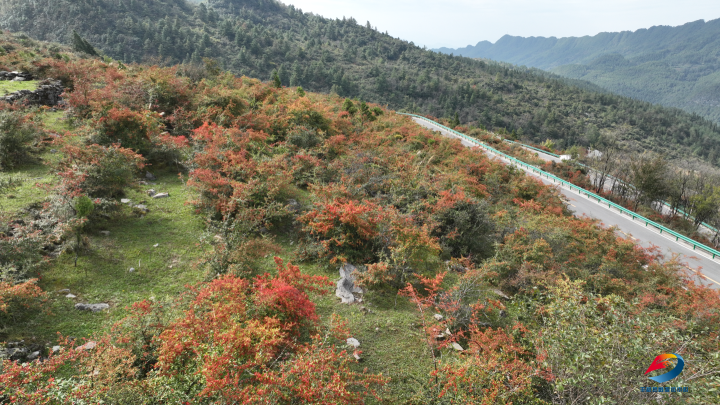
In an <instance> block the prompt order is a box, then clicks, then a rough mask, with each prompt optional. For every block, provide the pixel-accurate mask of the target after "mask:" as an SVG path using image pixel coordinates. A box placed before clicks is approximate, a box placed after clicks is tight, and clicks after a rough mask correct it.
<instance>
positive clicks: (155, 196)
mask: <svg viewBox="0 0 720 405" xmlns="http://www.w3.org/2000/svg"><path fill="white" fill-rule="evenodd" d="M168 197H170V193H157V194H155V195H154V196H152V198H168Z"/></svg>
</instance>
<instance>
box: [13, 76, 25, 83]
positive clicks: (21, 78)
mask: <svg viewBox="0 0 720 405" xmlns="http://www.w3.org/2000/svg"><path fill="white" fill-rule="evenodd" d="M12 81H14V82H24V81H25V78H24V77H16V78H14V79H12Z"/></svg>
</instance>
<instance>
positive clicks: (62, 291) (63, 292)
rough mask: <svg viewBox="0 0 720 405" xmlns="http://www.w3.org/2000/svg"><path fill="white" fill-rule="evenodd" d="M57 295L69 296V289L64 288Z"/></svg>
mask: <svg viewBox="0 0 720 405" xmlns="http://www.w3.org/2000/svg"><path fill="white" fill-rule="evenodd" d="M57 293H58V294H70V289H69V288H65V289H62V290H60V291H58V292H57Z"/></svg>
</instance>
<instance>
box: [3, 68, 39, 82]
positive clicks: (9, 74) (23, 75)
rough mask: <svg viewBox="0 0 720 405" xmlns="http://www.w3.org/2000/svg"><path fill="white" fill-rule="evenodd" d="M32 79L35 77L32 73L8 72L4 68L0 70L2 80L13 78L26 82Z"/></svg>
mask: <svg viewBox="0 0 720 405" xmlns="http://www.w3.org/2000/svg"><path fill="white" fill-rule="evenodd" d="M32 79H33V77H32V75H31V74H30V73H23V72H6V71H4V70H0V80H13V81H16V82H24V81H28V80H32Z"/></svg>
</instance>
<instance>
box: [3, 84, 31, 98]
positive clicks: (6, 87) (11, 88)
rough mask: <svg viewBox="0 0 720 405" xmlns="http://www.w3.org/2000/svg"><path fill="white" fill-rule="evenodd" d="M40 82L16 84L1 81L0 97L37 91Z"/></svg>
mask: <svg viewBox="0 0 720 405" xmlns="http://www.w3.org/2000/svg"><path fill="white" fill-rule="evenodd" d="M37 85H38V81H37V80H29V81H26V82H14V81H12V80H0V97H1V96H5V95H7V94H10V93H15V92H16V91H19V90H35V89H37Z"/></svg>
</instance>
